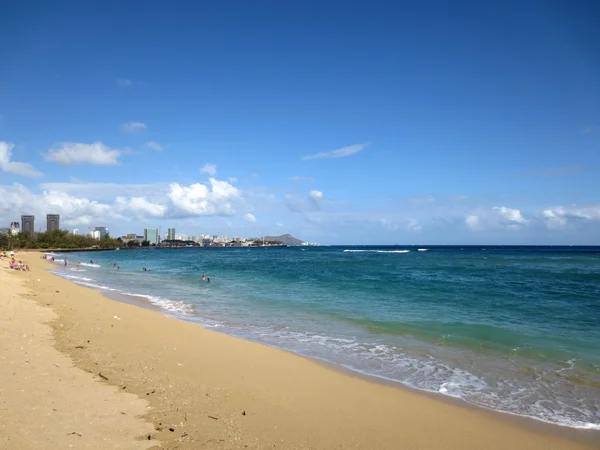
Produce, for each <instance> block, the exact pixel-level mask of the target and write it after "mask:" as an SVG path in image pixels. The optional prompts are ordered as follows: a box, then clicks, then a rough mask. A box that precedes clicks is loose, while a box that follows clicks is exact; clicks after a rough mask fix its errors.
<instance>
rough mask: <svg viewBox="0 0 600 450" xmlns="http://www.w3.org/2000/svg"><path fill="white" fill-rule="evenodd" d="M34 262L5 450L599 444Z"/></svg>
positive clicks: (11, 275) (13, 301)
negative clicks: (375, 378) (166, 309)
mask: <svg viewBox="0 0 600 450" xmlns="http://www.w3.org/2000/svg"><path fill="white" fill-rule="evenodd" d="M21 258H22V259H24V260H25V261H26V262H28V263H30V264H31V266H32V267H33V271H32V272H15V271H10V270H8V269H5V267H6V263H5V262H2V263H0V264H1V265H2V269H0V283H1V286H2V289H1V293H0V307H2V314H0V339H1V344H2V345H1V346H0V347H1V348H0V362H1V366H0V448H2V449H28V448H31V449H34V448H35V449H45V448H48V449H54V448H68V445H69V444H73V443H75V444H76V447H75V448H99V449H103V448H138V447H143V446H144V445H145V446H148V445H157V446H159V447H157V448H172V449H272V448H273V449H349V448H352V449H374V450H379V449H381V450H386V449H394V450H395V449H461V450H463V449H521V448H523V449H545V450H551V449H556V450H559V449H561V450H562V449H584V448H587V449H592V448H600V445H598V441H597V440H596V439H599V438H600V433H595V432H584V431H577V430H570V429H563V428H560V427H553V426H545V425H542V424H537V423H534V421H527V420H522V419H517V418H514V417H511V416H509V415H503V414H497V413H492V412H488V411H485V410H482V409H478V408H471V407H465V406H463V405H461V404H459V403H458V402H448V401H444V400H442V399H440V398H438V397H437V396H433V395H423V394H421V393H419V392H414V391H411V390H408V389H402V388H398V387H395V386H390V385H385V384H380V383H375V382H372V381H370V380H367V379H364V378H360V377H355V376H352V375H350V374H346V373H343V372H340V371H337V370H334V369H332V368H329V367H326V366H324V365H322V364H319V363H317V362H314V361H312V360H309V359H306V358H302V357H300V356H297V355H294V354H291V353H288V352H285V351H282V350H278V349H274V348H271V347H267V346H263V345H260V344H256V343H252V342H248V341H244V340H241V339H237V338H234V337H231V336H227V335H224V334H220V333H216V332H213V331H209V330H205V329H203V328H202V327H200V326H198V325H195V324H191V323H186V322H181V321H177V320H175V319H171V318H168V317H166V316H164V315H163V314H161V313H160V312H157V311H154V310H151V309H144V308H140V307H139V306H134V305H130V304H126V303H120V302H116V301H113V300H110V299H108V298H106V297H104V296H103V295H101V294H100V293H99V292H96V291H93V290H90V289H87V288H84V287H81V286H78V285H75V284H73V283H71V282H69V281H66V280H64V279H62V278H60V277H57V276H54V275H52V274H50V273H48V272H47V271H46V270H44V269H45V268H47V267H48V266H49V264H48V263H46V262H45V261H43V260H41V259H39V255H38V254H35V253H30V254H27V255H23V256H21ZM38 280H39V281H38ZM7 305H8V306H7ZM48 322H49V323H50V327H51V329H52V332H53V336H54V342H52V341H51V340H50V336H49V335H50V328H49V327H48V326H47V325H44V324H45V323H48ZM57 350H58V351H57ZM59 352H60V353H59ZM69 357H70V359H69ZM26 360H27V361H28V362H26ZM70 361H72V362H70ZM33 362H35V365H32V363H33ZM13 373H14V375H13ZM100 374H101V376H100ZM146 402H148V403H149V405H150V407H148V406H147V404H146ZM54 410H56V411H54ZM140 414H144V416H143V419H140V418H138V419H136V416H137V415H140ZM145 421H146V422H145ZM149 423H150V424H151V425H150V424H149ZM71 432H76V433H78V434H69V433H71ZM79 435H81V436H79ZM134 436H138V437H139V438H140V439H139V440H134V439H133V437H134ZM107 439H110V441H108V440H107ZM148 439H150V440H148ZM111 445H112V446H111Z"/></svg>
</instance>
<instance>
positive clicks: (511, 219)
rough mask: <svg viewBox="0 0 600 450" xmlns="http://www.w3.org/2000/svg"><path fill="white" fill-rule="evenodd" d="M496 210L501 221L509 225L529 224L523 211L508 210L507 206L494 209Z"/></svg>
mask: <svg viewBox="0 0 600 450" xmlns="http://www.w3.org/2000/svg"><path fill="white" fill-rule="evenodd" d="M494 210H495V211H498V214H499V215H500V219H501V221H502V222H504V223H506V224H508V225H516V224H524V223H525V222H527V220H525V218H524V217H523V215H522V214H521V211H519V210H518V209H514V208H507V207H506V206H500V207H498V206H496V207H494Z"/></svg>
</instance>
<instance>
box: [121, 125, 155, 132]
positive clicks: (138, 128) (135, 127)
mask: <svg viewBox="0 0 600 450" xmlns="http://www.w3.org/2000/svg"><path fill="white" fill-rule="evenodd" d="M146 128H148V127H147V126H146V124H145V123H143V122H128V123H124V124H122V125H121V131H125V132H126V133H137V132H138V131H142V130H145V129H146Z"/></svg>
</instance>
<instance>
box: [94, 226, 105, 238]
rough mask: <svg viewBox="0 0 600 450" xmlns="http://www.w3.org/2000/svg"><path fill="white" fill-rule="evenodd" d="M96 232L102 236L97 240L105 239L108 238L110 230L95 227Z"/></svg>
mask: <svg viewBox="0 0 600 450" xmlns="http://www.w3.org/2000/svg"><path fill="white" fill-rule="evenodd" d="M94 231H95V232H97V233H98V235H99V236H100V237H99V238H97V239H102V238H103V237H106V236H108V228H106V227H94Z"/></svg>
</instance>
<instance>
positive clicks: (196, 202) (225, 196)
mask: <svg viewBox="0 0 600 450" xmlns="http://www.w3.org/2000/svg"><path fill="white" fill-rule="evenodd" d="M209 182H210V186H206V185H204V184H201V183H195V184H192V185H190V186H181V185H179V184H178V183H172V184H170V185H169V189H170V191H169V193H168V197H169V199H170V200H171V202H172V203H173V206H174V207H175V208H176V210H178V212H179V213H180V214H183V215H185V216H233V215H235V213H236V211H235V205H236V203H239V202H241V200H242V197H241V191H240V190H239V189H237V188H236V187H234V186H232V185H231V184H229V183H227V182H226V181H219V180H215V179H214V178H210V180H209Z"/></svg>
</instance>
